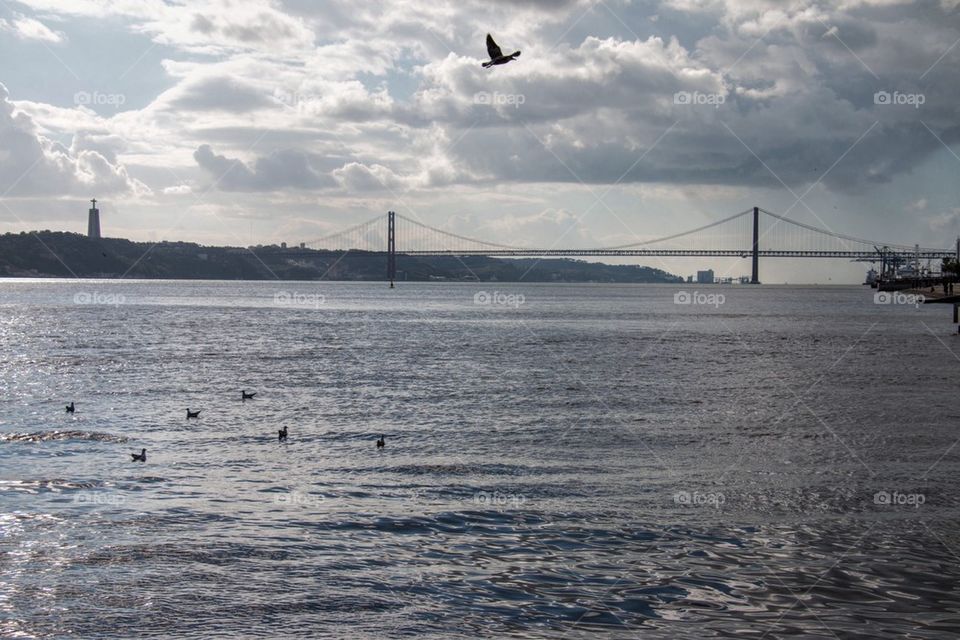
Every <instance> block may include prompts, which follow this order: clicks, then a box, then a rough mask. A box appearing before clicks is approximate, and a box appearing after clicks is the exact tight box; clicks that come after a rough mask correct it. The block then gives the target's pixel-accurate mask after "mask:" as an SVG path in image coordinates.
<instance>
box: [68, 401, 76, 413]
mask: <svg viewBox="0 0 960 640" xmlns="http://www.w3.org/2000/svg"><path fill="white" fill-rule="evenodd" d="M75 409H76V408H75V407H74V406H73V403H72V402H71V403H70V404H68V405H67V413H73V412H74V411H75Z"/></svg>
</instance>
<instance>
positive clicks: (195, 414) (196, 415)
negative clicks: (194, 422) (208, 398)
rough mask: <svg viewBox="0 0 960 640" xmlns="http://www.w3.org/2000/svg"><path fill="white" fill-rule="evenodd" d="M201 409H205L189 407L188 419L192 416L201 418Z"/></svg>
mask: <svg viewBox="0 0 960 640" xmlns="http://www.w3.org/2000/svg"><path fill="white" fill-rule="evenodd" d="M201 411H203V409H197V410H196V411H190V408H189V407H187V420H189V419H190V418H199V417H200V412H201Z"/></svg>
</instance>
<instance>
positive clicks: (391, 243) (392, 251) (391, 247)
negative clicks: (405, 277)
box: [387, 211, 397, 289]
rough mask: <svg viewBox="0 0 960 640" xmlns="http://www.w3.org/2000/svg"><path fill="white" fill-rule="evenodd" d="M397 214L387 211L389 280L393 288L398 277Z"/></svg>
mask: <svg viewBox="0 0 960 640" xmlns="http://www.w3.org/2000/svg"><path fill="white" fill-rule="evenodd" d="M396 216H397V214H396V213H394V212H393V211H388V212H387V280H389V281H390V288H391V289H393V281H394V280H396V278H397V219H396Z"/></svg>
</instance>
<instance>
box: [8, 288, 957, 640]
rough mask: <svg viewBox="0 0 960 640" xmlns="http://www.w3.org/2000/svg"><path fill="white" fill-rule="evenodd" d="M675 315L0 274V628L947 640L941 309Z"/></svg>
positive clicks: (636, 296) (662, 298)
mask: <svg viewBox="0 0 960 640" xmlns="http://www.w3.org/2000/svg"><path fill="white" fill-rule="evenodd" d="M687 291H688V292H690V293H692V292H693V291H692V289H687ZM483 293H486V294H489V295H482V294H483ZM676 293H678V290H677V289H676V288H675V287H665V286H613V285H610V286H607V285H539V286H538V285H497V286H496V288H495V285H490V284H483V285H476V284H452V283H451V284H446V283H443V284H412V283H404V284H402V285H401V286H400V287H399V288H397V289H396V290H393V291H390V290H388V289H387V288H386V287H385V286H384V285H381V284H352V283H351V284H347V283H329V284H328V283H323V284H317V283H283V284H282V285H278V284H271V283H214V282H199V283H197V282H193V283H188V282H123V283H115V282H95V281H84V282H81V283H71V282H65V281H59V282H58V281H47V282H29V281H25V282H24V281H21V282H12V281H6V282H0V347H2V351H0V636H2V637H25V638H30V637H35V638H56V637H83V638H125V637H193V638H208V637H236V638H246V637H288V638H295V637H318V638H347V637H349V638H391V637H427V638H430V637H433V638H456V637H525V638H534V637H547V638H561V637H570V638H579V637H588V636H589V637H596V636H604V637H614V638H620V637H622V638H637V637H643V638H682V637H690V638H709V637H744V638H778V637H791V636H804V637H825V638H833V637H843V638H900V637H912V638H935V637H955V634H956V632H957V630H958V629H960V592H958V587H957V582H958V578H960V530H958V523H960V522H958V507H960V497H958V492H957V488H958V472H960V464H958V463H960V446H955V445H957V441H958V438H960V403H958V397H957V396H958V394H957V390H958V381H960V376H958V371H960V368H958V365H960V362H958V356H960V338H957V337H956V336H954V335H953V331H954V326H953V325H951V324H950V313H949V310H948V309H947V308H945V307H943V306H940V305H927V306H926V307H923V308H920V309H916V308H914V307H912V306H896V305H875V304H873V292H872V291H871V290H870V289H868V288H866V287H833V288H802V287H767V286H763V287H714V288H701V290H700V293H701V294H702V293H721V294H723V296H724V299H723V303H722V304H687V305H684V304H675V303H674V295H675V294H676ZM478 294H481V295H478ZM510 296H513V297H510ZM475 298H477V300H478V301H479V302H481V303H482V302H489V303H490V304H477V303H476V302H475ZM705 300H706V298H704V297H703V296H700V297H699V298H696V299H695V302H696V301H700V302H705ZM711 300H712V301H713V302H718V301H719V299H716V298H714V299H711ZM241 389H247V390H250V391H255V392H256V394H257V395H256V397H255V398H254V399H253V400H250V401H246V402H242V401H241V400H240V390H241ZM71 400H73V401H75V402H76V407H77V409H76V413H74V414H68V413H66V412H65V411H64V405H65V404H67V403H68V402H70V401H71ZM187 407H190V408H192V409H201V410H202V412H201V414H200V417H199V419H197V420H190V421H187V420H186V419H185V416H186V408H187ZM283 425H286V426H288V427H289V433H290V437H289V442H288V443H286V444H279V443H278V442H277V436H276V432H277V429H279V428H280V427H281V426H283ZM381 434H384V435H385V436H386V447H385V448H384V449H382V450H378V449H377V448H376V447H375V446H374V443H375V441H376V439H377V437H378V436H380V435H381ZM141 448H146V449H147V462H146V463H134V462H132V461H131V457H130V453H131V452H135V451H139V450H140V449H141Z"/></svg>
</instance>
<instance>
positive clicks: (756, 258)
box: [750, 207, 760, 284]
mask: <svg viewBox="0 0 960 640" xmlns="http://www.w3.org/2000/svg"><path fill="white" fill-rule="evenodd" d="M750 284H760V207H754V208H753V269H752V272H751V274H750Z"/></svg>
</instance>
